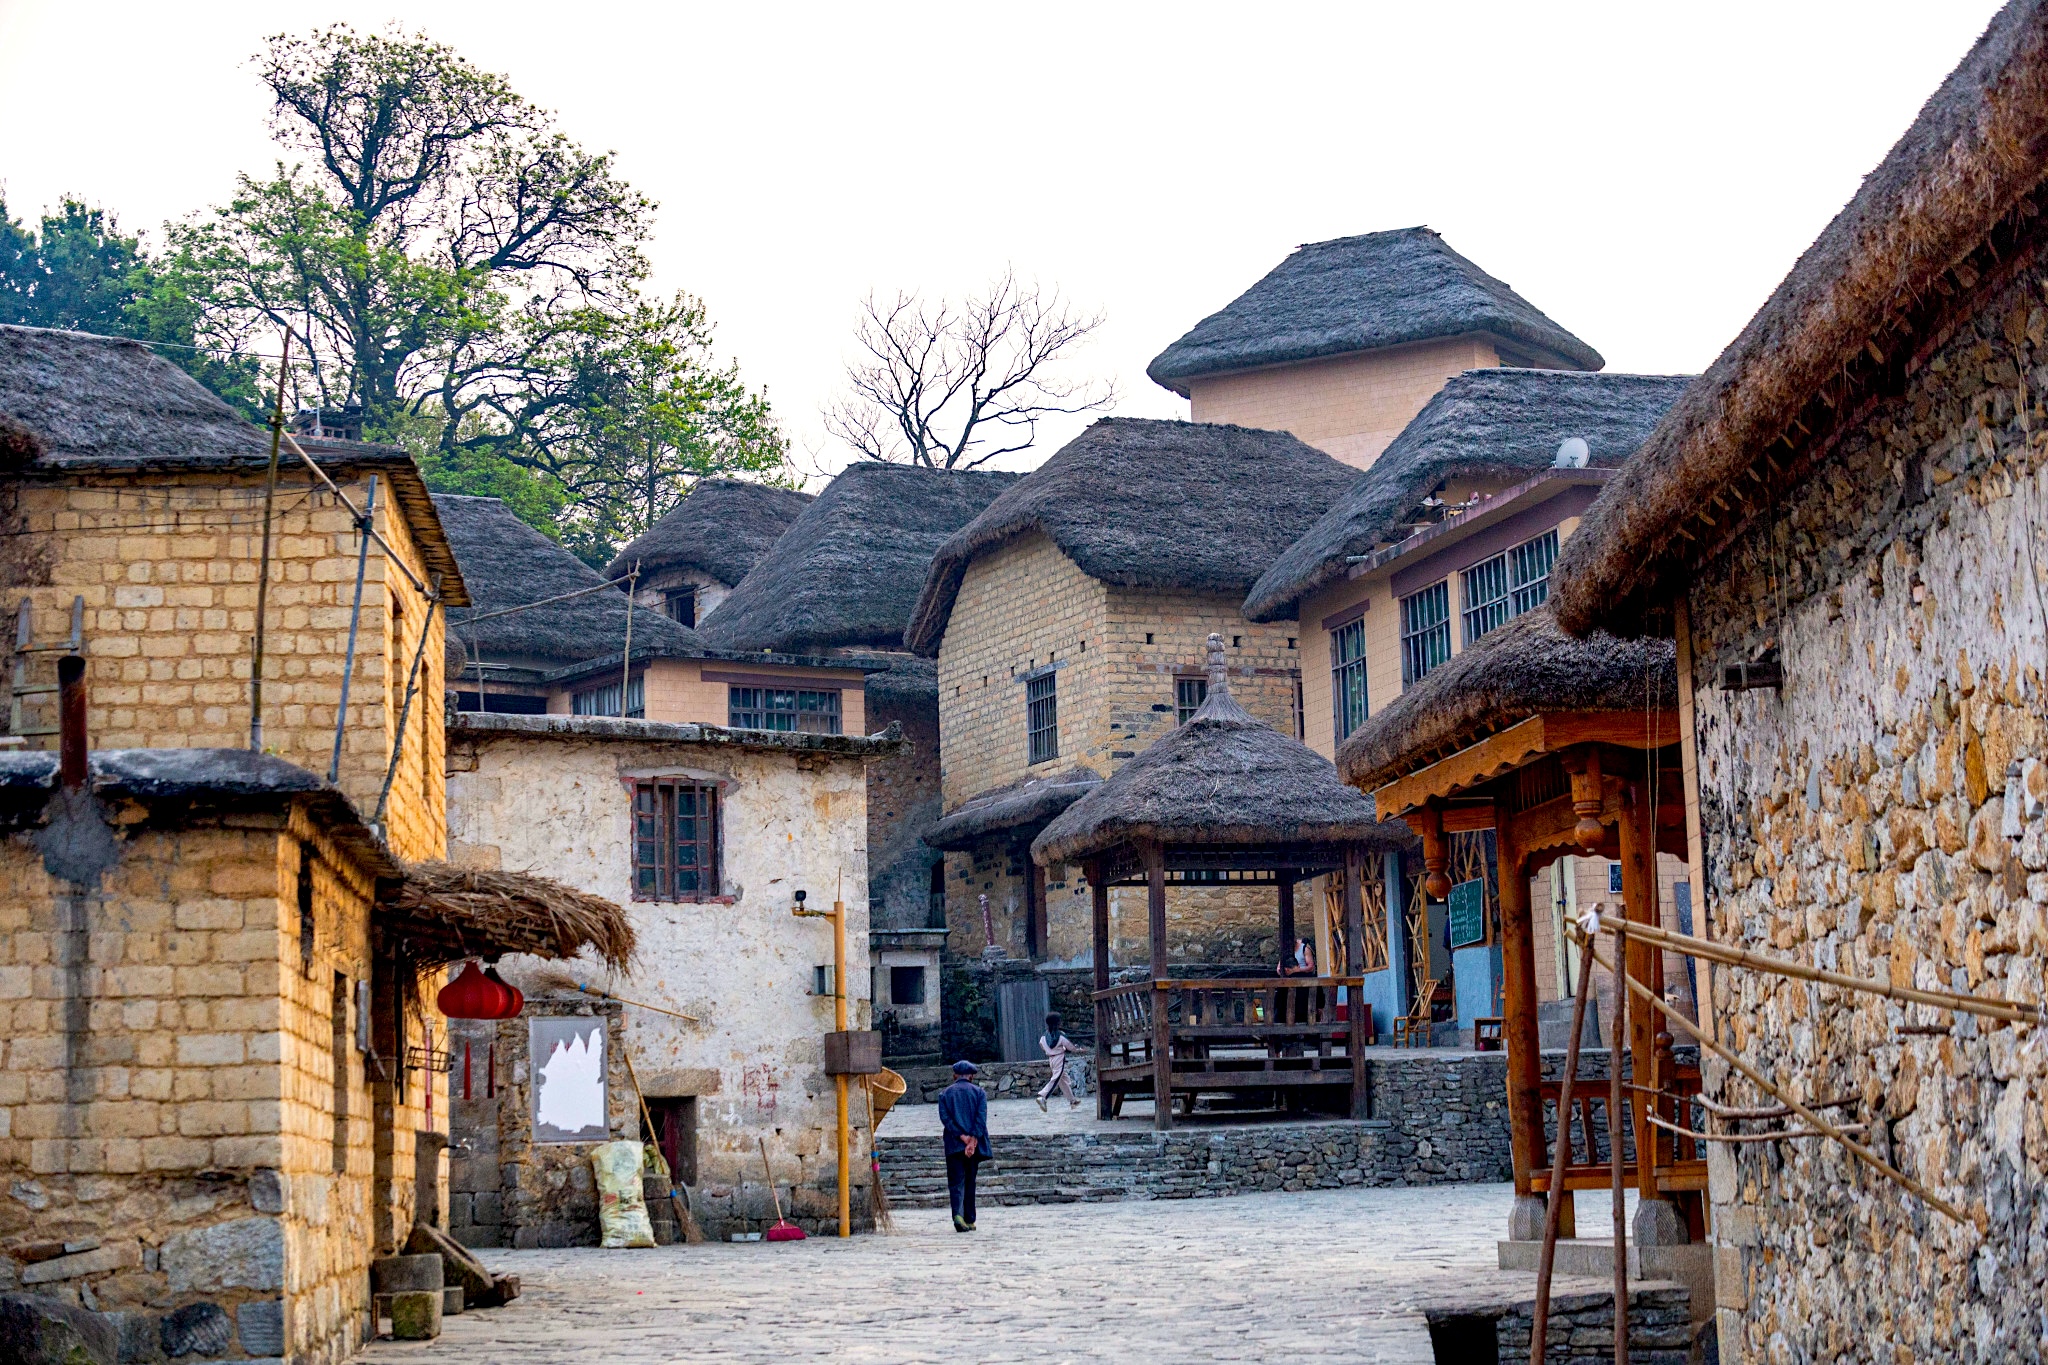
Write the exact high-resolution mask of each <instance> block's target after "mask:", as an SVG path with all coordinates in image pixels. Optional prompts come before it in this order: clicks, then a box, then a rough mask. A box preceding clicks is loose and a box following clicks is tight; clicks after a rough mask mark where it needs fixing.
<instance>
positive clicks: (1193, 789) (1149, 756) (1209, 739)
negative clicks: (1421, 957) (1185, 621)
mask: <svg viewBox="0 0 2048 1365" xmlns="http://www.w3.org/2000/svg"><path fill="white" fill-rule="evenodd" d="M1208 653H1209V660H1208V673H1209V692H1208V697H1207V699H1206V700H1205V701H1204V702H1203V703H1202V706H1201V709H1199V710H1198V711H1196V712H1195V714H1194V715H1193V716H1192V717H1191V718H1190V719H1189V720H1188V721H1187V723H1186V724H1184V725H1182V726H1181V727H1180V728H1179V729H1177V730H1175V731H1174V732H1173V733H1172V734H1170V735H1167V736H1166V737H1164V738H1163V739H1161V740H1159V741H1158V742H1157V743H1155V744H1154V745H1152V747H1151V748H1149V749H1146V750H1145V751H1144V752H1143V753H1141V754H1139V755H1138V756H1137V757H1136V758H1134V759H1132V760H1131V761H1130V762H1129V763H1126V764H1125V765H1124V766H1123V768H1122V769H1120V770H1119V771H1118V772H1117V773H1116V775H1115V776H1113V777H1111V778H1109V779H1108V780H1107V781H1105V782H1103V783H1102V784H1101V785H1100V786H1099V787H1096V788H1094V789H1093V790H1091V791H1090V792H1089V793H1088V794H1087V795H1086V796H1083V797H1082V798H1081V799H1080V800H1079V801H1076V802H1075V803H1074V804H1073V805H1072V806H1070V807H1068V808H1067V809H1066V811H1065V812H1063V813H1062V814H1061V815H1060V816H1059V817H1058V818H1057V819H1055V820H1054V821H1053V822H1052V823H1051V824H1049V825H1047V826H1046V828H1045V830H1044V831H1043V832H1042V833H1040V834H1039V836H1038V838H1037V839H1036V840H1035V841H1034V842H1033V843H1032V846H1031V853H1032V857H1033V858H1034V859H1036V860H1037V862H1038V863H1039V864H1040V865H1041V866H1047V867H1051V866H1071V865H1074V864H1079V865H1081V866H1082V868H1083V869H1084V870H1085V871H1086V874H1087V878H1088V883H1089V885H1090V886H1091V887H1092V888H1093V891H1094V920H1095V923H1094V938H1095V1065H1096V1075H1097V1104H1098V1106H1099V1112H1100V1113H1101V1115H1102V1116H1103V1117H1104V1118H1108V1117H1111V1116H1113V1115H1114V1114H1115V1113H1117V1112H1118V1111H1119V1110H1120V1108H1121V1106H1122V1103H1123V1100H1124V1097H1125V1096H1127V1095H1131V1094H1141V1095H1149V1096H1150V1098H1151V1099H1152V1102H1153V1114H1154V1120H1153V1121H1154V1124H1155V1126H1157V1127H1159V1128H1161V1129H1167V1128H1171V1127H1172V1126H1173V1118H1174V1105H1175V1103H1176V1102H1179V1103H1180V1104H1181V1105H1182V1106H1183V1108H1184V1110H1185V1112H1187V1113H1192V1112H1193V1110H1194V1106H1195V1102H1196V1100H1197V1098H1198V1097H1200V1096H1202V1095H1206V1094H1217V1095H1229V1096H1232V1097H1235V1098H1239V1099H1246V1098H1257V1097H1260V1096H1264V1097H1268V1098H1273V1099H1279V1100H1284V1102H1285V1103H1286V1104H1287V1106H1288V1107H1289V1108H1304V1107H1310V1106H1314V1107H1319V1108H1325V1109H1333V1110H1336V1111H1338V1112H1343V1113H1348V1114H1351V1115H1353V1116H1354V1117H1362V1116H1363V1109H1364V1105H1365V1103H1366V1087H1365V1072H1364V1067H1365V1061H1364V1049H1365V1047H1366V1044H1367V1042H1368V1041H1369V1038H1370V1029H1371V1024H1370V1022H1369V1020H1370V1015H1369V1012H1368V1010H1367V1009H1366V1008H1365V1007H1364V1004H1363V1002H1362V1000H1361V999H1360V995H1359V987H1360V984H1361V980H1362V976H1361V971H1362V957H1361V952H1362V945H1363V944H1364V942H1365V938H1366V932H1367V926H1366V925H1365V923H1364V903H1363V899H1362V897H1361V895H1360V888H1361V887H1362V886H1363V884H1364V882H1365V879H1366V877H1367V875H1368V868H1369V867H1370V866H1371V865H1372V864H1373V860H1374V858H1375V857H1376V855H1378V854H1381V853H1384V852H1386V851H1388V850H1389V849H1392V848H1398V847H1402V846H1405V845H1408V844H1411V843H1412V838H1411V836H1409V834H1408V833H1407V831H1406V829H1405V828H1403V827H1402V826H1400V825H1399V824H1398V823H1396V822H1392V821H1388V822H1381V821H1380V820H1379V819H1378V818H1377V817H1376V815H1375V814H1374V812H1373V804H1372V802H1371V800H1370V799H1369V798H1367V797H1365V796H1363V795H1361V794H1360V793H1359V792H1358V791H1356V790H1354V789H1352V788H1350V787H1347V786H1345V785H1344V783H1343V782H1342V781H1340V780H1339V779H1338V776H1337V770H1336V769H1335V768H1334V767H1332V766H1331V764H1330V763H1329V761H1328V760H1326V759H1324V758H1323V757H1322V756H1320V755H1319V754H1317V753H1315V752H1314V751H1313V750H1311V749H1309V748H1308V747H1307V746H1306V745H1304V744H1302V743H1300V742H1299V741H1297V740H1295V739H1292V738H1290V737H1288V736H1286V735H1283V734H1281V733H1279V732H1278V731H1276V730H1274V729H1273V728H1272V727H1270V726H1268V725H1266V724H1264V723H1263V722H1261V721H1258V720H1255V719H1254V718H1253V717H1252V716H1251V715H1250V714H1249V713H1248V712H1246V711H1245V710H1244V708H1242V707H1241V706H1239V705H1238V704H1237V702H1236V701H1235V700H1234V699H1233V698H1232V697H1231V695H1230V681H1229V670H1228V668H1227V667H1226V665H1225V662H1224V650H1223V637H1222V636H1220V635H1211V636H1210V637H1209V650H1208ZM1332 873H1340V874H1342V877H1343V892H1342V895H1343V907H1344V911H1343V915H1344V922H1343V931H1342V938H1343V943H1344V954H1345V959H1346V961H1345V967H1344V971H1343V972H1342V973H1331V972H1329V971H1328V964H1322V963H1319V964H1318V970H1319V973H1320V974H1318V975H1314V976H1307V975H1303V976H1279V975H1275V974H1274V971H1275V970H1276V969H1270V968H1269V969H1268V970H1267V971H1266V973H1265V974H1263V975H1258V976H1250V977H1243V978H1237V977H1233V978H1227V979H1205V980H1176V979H1174V978H1172V977H1170V976H1169V975H1168V972H1167V961H1166V910H1167V906H1166V890H1167V888H1168V887H1169V886H1191V887H1192V886H1203V887H1219V886H1270V887H1272V888H1274V891H1275V896H1276V901H1277V907H1276V908H1277V929H1278V939H1279V942H1280V943H1281V944H1282V945H1283V950H1284V945H1291V944H1292V943H1293V942H1294V941H1295V937H1296V924H1295V905H1294V891H1295V887H1296V885H1297V884H1298V883H1300V882H1303V881H1305V880H1308V879H1310V878H1313V877H1318V876H1323V875H1326V874H1332ZM1113 886H1143V887H1144V888H1145V890H1146V905H1147V911H1148V923H1149V938H1150V948H1151V965H1150V971H1149V973H1148V979H1145V980H1141V981H1137V982H1134V983H1130V984H1126V985H1121V986H1112V985H1111V984H1110V961H1109V949H1110V944H1109V892H1110V888H1111V887H1113ZM1382 932H1384V927H1382ZM1340 988H1341V989H1342V990H1343V993H1344V995H1345V996H1346V999H1345V1001H1344V1002H1343V1003H1340V1002H1339V1000H1338V994H1339V990H1340Z"/></svg>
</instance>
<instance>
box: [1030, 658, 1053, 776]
mask: <svg viewBox="0 0 2048 1365" xmlns="http://www.w3.org/2000/svg"><path fill="white" fill-rule="evenodd" d="M1058 679H1059V675H1058V674H1057V673H1047V674H1045V675H1044V676H1043V677H1038V678H1033V679H1032V680H1031V681H1029V682H1027V683H1025V684H1024V729H1025V738H1026V740H1027V742H1028V747H1029V748H1030V751H1031V753H1030V761H1031V762H1032V763H1049V762H1051V761H1052V760H1053V759H1055V758H1058V757H1059V756H1060V699H1059V697H1058V695H1057V694H1056V692H1055V690H1054V688H1055V684H1056V683H1057V682H1058Z"/></svg>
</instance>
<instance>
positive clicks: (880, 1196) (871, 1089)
mask: <svg viewBox="0 0 2048 1365" xmlns="http://www.w3.org/2000/svg"><path fill="white" fill-rule="evenodd" d="M861 1082H862V1084H861V1089H863V1090H865V1091H866V1092H867V1097H868V1171H869V1178H868V1217H869V1218H871V1219H873V1220H874V1225H875V1231H876V1232H878V1233H880V1234H882V1235H883V1236H885V1237H886V1236H888V1235H889V1234H890V1233H892V1232H894V1231H896V1220H895V1219H894V1218H891V1217H890V1216H889V1192H888V1191H887V1190H885V1189H883V1188H882V1154H881V1153H880V1152H877V1151H876V1150H875V1085H874V1078H873V1077H871V1076H863V1077H862V1078H861Z"/></svg>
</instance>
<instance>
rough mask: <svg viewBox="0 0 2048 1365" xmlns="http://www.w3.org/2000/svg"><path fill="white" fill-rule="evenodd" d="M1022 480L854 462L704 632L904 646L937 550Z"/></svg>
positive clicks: (718, 636) (800, 642) (788, 645)
mask: <svg viewBox="0 0 2048 1365" xmlns="http://www.w3.org/2000/svg"><path fill="white" fill-rule="evenodd" d="M1022 477H1023V476H1022V475H1021V474H1010V473H1003V472H999V471H996V470H945V469H925V468H922V467H919V466H914V465H890V464H876V463H874V462H872V461H866V460H863V461H861V462H860V463H858V464H852V465H848V466H847V467H846V469H845V470H844V471H843V472H842V473H841V474H840V475H839V477H838V478H836V479H834V480H832V482H831V483H830V484H829V485H827V486H826V489H825V491H824V492H823V493H820V494H819V495H818V498H817V501H815V502H813V503H812V504H811V505H810V506H809V507H807V508H805V509H804V513H803V515H802V516H800V517H798V518H797V520H796V524H795V525H793V526H791V527H790V528H789V530H788V531H786V532H784V533H783V537H782V539H781V540H779V541H777V542H776V543H775V548H774V549H773V550H772V551H770V552H769V554H768V556H767V557H766V558H765V559H763V560H762V561H761V562H760V563H759V564H757V565H755V566H754V570H753V572H751V573H749V574H748V575H747V576H746V578H745V579H743V580H742V581H741V582H740V585H739V586H738V587H736V588H734V589H733V590H732V592H731V593H729V594H727V596H726V599H725V600H724V601H723V602H720V603H719V604H718V606H717V608H716V609H715V610H713V611H712V613H711V614H710V615H709V616H707V617H705V618H704V620H703V621H702V622H700V623H699V625H698V630H699V632H700V633H701V634H702V635H703V637H704V639H705V640H706V641H707V642H708V643H710V644H713V645H716V646H718V647H719V648H721V649H733V650H762V649H767V650H776V651H779V652H784V653H792V654H801V653H806V652H809V651H813V650H826V649H901V648H902V647H903V629H904V627H905V626H907V625H908V624H909V623H910V612H911V608H912V607H913V606H914V605H916V602H917V591H918V588H919V586H920V585H921V584H922V583H923V582H924V579H925V571H926V570H927V569H928V568H929V567H930V565H931V559H932V554H933V552H935V551H936V550H937V549H938V548H939V546H940V545H941V544H943V543H944V542H945V541H946V538H947V537H949V536H951V535H952V534H953V533H954V532H955V531H958V530H959V529H960V528H961V527H963V526H965V525H966V524H967V523H968V522H970V521H972V520H974V518H975V516H976V515H977V514H978V513H980V511H981V510H982V509H983V508H984V507H987V506H988V505H989V503H991V502H992V501H994V500H995V498H996V495H997V494H999V493H1001V492H1002V491H1003V490H1004V489H1006V488H1008V487H1010V486H1011V485H1012V484H1014V483H1016V482H1017V480H1018V479H1020V478H1022Z"/></svg>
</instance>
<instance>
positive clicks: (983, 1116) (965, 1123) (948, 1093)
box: [939, 1061, 991, 1232]
mask: <svg viewBox="0 0 2048 1365" xmlns="http://www.w3.org/2000/svg"><path fill="white" fill-rule="evenodd" d="M980 1069H981V1068H979V1067H977V1066H976V1065H975V1064H974V1063H973V1062H968V1061H959V1062H955V1063H953V1083H952V1084H951V1085H949V1086H947V1087H946V1088H945V1089H944V1090H943V1091H941V1092H940V1093H939V1126H940V1127H941V1128H943V1129H944V1130H945V1133H946V1193H947V1194H948V1195H950V1196H951V1197H952V1200H953V1231H955V1232H972V1231H974V1172H975V1168H976V1167H978V1166H980V1165H981V1163H982V1162H984V1161H986V1160H988V1159H989V1156H990V1155H991V1153H990V1151H989V1143H988V1094H987V1092H985V1091H984V1090H982V1088H981V1087H980V1086H978V1085H976V1084H975V1083H974V1080H973V1077H974V1073H975V1072H977V1071H979V1070H980Z"/></svg>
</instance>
